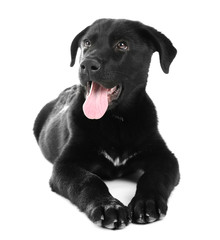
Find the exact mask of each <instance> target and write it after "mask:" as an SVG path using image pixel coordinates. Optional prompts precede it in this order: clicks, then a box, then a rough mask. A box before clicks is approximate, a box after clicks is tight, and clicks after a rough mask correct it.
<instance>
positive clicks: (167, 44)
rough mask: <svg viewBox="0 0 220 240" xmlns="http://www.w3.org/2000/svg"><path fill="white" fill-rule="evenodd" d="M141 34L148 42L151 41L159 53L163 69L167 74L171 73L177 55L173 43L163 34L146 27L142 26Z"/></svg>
mask: <svg viewBox="0 0 220 240" xmlns="http://www.w3.org/2000/svg"><path fill="white" fill-rule="evenodd" d="M141 34H142V36H143V37H144V38H145V39H146V40H148V41H149V39H150V40H151V42H152V44H153V47H154V50H155V51H158V52H159V55H160V65H161V68H162V69H163V71H164V72H165V73H169V67H170V64H171V62H172V61H173V59H174V58H175V56H176V53H177V50H176V48H175V47H174V46H173V44H172V43H171V41H170V40H169V39H168V38H167V37H166V36H165V35H164V34H162V33H161V32H158V31H157V30H156V29H154V28H152V27H149V26H146V25H142V27H141Z"/></svg>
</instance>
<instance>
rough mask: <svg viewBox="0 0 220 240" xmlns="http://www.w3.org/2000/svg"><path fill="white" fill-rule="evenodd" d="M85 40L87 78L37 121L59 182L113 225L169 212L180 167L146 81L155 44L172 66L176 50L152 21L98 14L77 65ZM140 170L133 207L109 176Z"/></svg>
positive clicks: (100, 220)
mask: <svg viewBox="0 0 220 240" xmlns="http://www.w3.org/2000/svg"><path fill="white" fill-rule="evenodd" d="M79 46H80V47H81V49H82V54H81V58H80V81H81V85H78V86H76V85H75V86H73V87H71V88H68V89H66V90H64V91H63V92H62V93H61V94H60V95H59V97H58V98H57V99H55V100H54V101H52V102H50V103H48V104H47V105H46V106H45V107H44V108H43V109H42V110H41V112H40V113H39V115H38V117H37V119H36V121H35V126H34V133H35V136H36V138H37V141H38V143H39V145H40V147H41V150H42V152H43V154H44V156H45V157H46V158H47V159H48V160H49V161H50V162H52V163H53V164H54V167H53V174H52V177H51V179H50V185H51V188H52V190H53V191H55V192H57V193H58V194H60V195H62V196H64V197H66V198H68V199H69V200H70V201H71V202H72V203H74V204H76V205H77V206H78V207H79V209H80V210H81V211H83V212H85V213H86V214H87V215H88V217H89V218H90V219H91V220H92V221H93V222H95V223H97V224H98V225H101V226H103V227H106V228H110V229H117V228H122V227H124V226H126V225H127V224H128V223H129V221H130V220H132V221H133V222H135V223H149V222H153V221H155V220H158V219H161V218H162V217H163V216H164V215H165V214H166V211H167V200H168V197H169V195H170V193H171V191H172V190H173V188H174V187H175V186H176V185H177V184H178V181H179V169H178V163H177V160H176V158H175V156H174V155H173V154H172V153H171V152H170V150H169V149H168V148H167V146H166V144H165V142H164V141H163V139H162V138H161V136H160V134H159V132H158V128H157V116H156V110H155V107H154V105H153V103H152V101H151V100H150V98H149V97H148V95H147V94H146V92H145V87H146V83H147V76H148V69H149V65H150V59H151V56H152V54H153V52H154V51H158V52H159V54H160V63H161V67H162V69H163V71H164V72H166V73H168V70H169V65H170V63H171V62H172V60H173V58H174V57H175V55H176V50H175V48H174V47H173V45H172V44H171V42H170V41H169V40H168V39H167V38H166V37H165V36H164V35H163V34H161V33H159V32H157V31H156V30H155V29H153V28H151V27H148V26H145V25H143V24H141V23H139V22H133V21H128V20H112V19H101V20H98V21H96V22H95V23H94V24H92V25H91V26H89V27H87V28H86V29H84V30H83V31H82V32H81V33H79V34H78V35H77V36H76V37H75V39H74V40H73V42H72V45H71V55H72V62H71V66H73V65H74V62H75V56H76V52H77V49H78V47H79ZM138 171H141V172H142V175H141V177H140V178H139V180H138V183H137V191H136V194H135V196H134V198H133V199H132V200H131V202H130V204H129V206H128V208H127V207H125V206H124V205H123V204H122V203H121V202H120V201H118V200H117V199H115V198H114V197H113V196H111V194H110V193H109V191H108V188H107V186H106V185H105V183H104V182H103V181H102V179H114V178H119V177H126V176H128V175H129V174H132V173H135V172H138Z"/></svg>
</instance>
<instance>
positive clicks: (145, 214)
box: [128, 196, 167, 224]
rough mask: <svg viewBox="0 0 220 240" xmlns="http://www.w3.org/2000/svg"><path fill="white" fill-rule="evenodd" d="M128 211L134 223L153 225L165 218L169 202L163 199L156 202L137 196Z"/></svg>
mask: <svg viewBox="0 0 220 240" xmlns="http://www.w3.org/2000/svg"><path fill="white" fill-rule="evenodd" d="M128 209H129V212H130V216H131V219H132V222H133V223H138V224H145V223H152V222H155V221H157V220H161V219H163V218H164V217H165V215H166V212H167V201H165V200H164V199H163V198H161V197H160V198H159V199H158V200H154V199H151V198H144V197H142V198H139V197H136V196H135V197H134V198H133V199H132V200H131V202H130V203H129V205H128Z"/></svg>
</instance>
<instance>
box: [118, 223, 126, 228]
mask: <svg viewBox="0 0 220 240" xmlns="http://www.w3.org/2000/svg"><path fill="white" fill-rule="evenodd" d="M125 227H126V224H125V222H124V221H121V224H120V225H119V227H118V228H119V229H122V228H125Z"/></svg>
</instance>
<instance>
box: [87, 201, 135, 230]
mask: <svg viewBox="0 0 220 240" xmlns="http://www.w3.org/2000/svg"><path fill="white" fill-rule="evenodd" d="M86 213H87V215H88V217H89V218H90V219H91V220H92V221H93V222H94V223H96V224H97V225H98V226H101V227H104V228H108V229H122V228H124V227H125V226H127V225H128V224H129V222H130V217H129V212H128V208H127V207H125V206H124V205H123V204H122V203H121V202H120V201H118V200H117V199H115V198H111V199H108V200H106V199H105V200H104V201H102V202H101V203H100V202H99V203H94V204H91V205H90V206H88V208H87V210H86Z"/></svg>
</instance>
